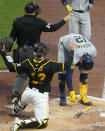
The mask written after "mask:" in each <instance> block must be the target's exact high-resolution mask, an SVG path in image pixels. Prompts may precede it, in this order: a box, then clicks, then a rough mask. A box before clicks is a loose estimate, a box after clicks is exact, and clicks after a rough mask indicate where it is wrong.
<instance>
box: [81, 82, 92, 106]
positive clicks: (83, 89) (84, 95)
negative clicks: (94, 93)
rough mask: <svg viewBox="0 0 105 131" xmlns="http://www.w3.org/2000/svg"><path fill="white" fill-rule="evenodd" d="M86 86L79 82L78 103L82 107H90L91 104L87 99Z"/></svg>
mask: <svg viewBox="0 0 105 131" xmlns="http://www.w3.org/2000/svg"><path fill="white" fill-rule="evenodd" d="M87 86H88V84H82V83H81V82H80V98H79V102H80V103H81V104H84V105H92V102H91V101H90V100H89V99H87Z"/></svg>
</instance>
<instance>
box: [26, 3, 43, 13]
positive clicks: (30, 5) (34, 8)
mask: <svg viewBox="0 0 105 131" xmlns="http://www.w3.org/2000/svg"><path fill="white" fill-rule="evenodd" d="M34 11H35V12H36V16H37V15H38V14H39V13H40V11H41V10H40V7H39V6H38V5H37V4H36V3H35V2H29V3H28V4H27V5H26V6H25V12H26V13H33V12H34Z"/></svg>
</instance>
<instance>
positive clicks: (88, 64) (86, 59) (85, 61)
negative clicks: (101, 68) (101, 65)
mask: <svg viewBox="0 0 105 131" xmlns="http://www.w3.org/2000/svg"><path fill="white" fill-rule="evenodd" d="M93 65H94V62H93V59H92V57H91V56H90V55H89V54H87V53H86V54H84V55H83V56H82V63H81V67H82V68H83V69H84V70H90V69H92V68H93Z"/></svg>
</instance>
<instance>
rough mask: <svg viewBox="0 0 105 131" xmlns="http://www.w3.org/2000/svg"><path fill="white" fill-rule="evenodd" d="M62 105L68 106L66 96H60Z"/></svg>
mask: <svg viewBox="0 0 105 131" xmlns="http://www.w3.org/2000/svg"><path fill="white" fill-rule="evenodd" d="M59 104H60V106H66V105H67V103H66V97H60V103H59Z"/></svg>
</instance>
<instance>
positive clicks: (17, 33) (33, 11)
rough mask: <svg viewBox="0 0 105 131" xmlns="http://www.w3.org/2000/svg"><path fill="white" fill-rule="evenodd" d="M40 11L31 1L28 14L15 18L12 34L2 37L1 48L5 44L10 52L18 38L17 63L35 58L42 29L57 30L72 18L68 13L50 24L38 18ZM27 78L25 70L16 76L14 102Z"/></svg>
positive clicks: (27, 8) (15, 60)
mask: <svg viewBox="0 0 105 131" xmlns="http://www.w3.org/2000/svg"><path fill="white" fill-rule="evenodd" d="M40 12H41V10H40V7H39V6H38V5H37V4H36V3H35V2H29V3H28V4H27V5H26V6H25V13H26V14H25V15H24V16H22V17H18V18H17V19H16V20H14V22H13V27H12V30H11V33H10V36H9V37H6V38H3V39H0V48H1V49H2V48H3V46H5V53H7V52H8V53H9V52H10V51H11V48H12V46H13V42H14V41H15V40H17V45H18V48H17V49H14V51H13V59H14V62H15V63H20V62H21V61H23V60H25V59H27V58H29V59H33V58H34V54H33V44H34V43H36V42H40V35H41V33H42V31H43V32H53V31H57V30H58V29H60V28H61V27H62V26H63V25H64V24H65V23H66V22H67V21H68V20H70V19H71V16H72V15H68V16H66V17H65V18H64V19H62V20H60V21H59V22H58V23H56V24H49V23H47V22H46V21H45V20H43V19H40V18H37V16H38V14H39V13H40ZM3 43H4V44H3ZM7 45H8V46H7ZM7 47H8V48H7ZM8 53H7V54H8ZM26 78H27V75H26V73H23V72H21V73H20V74H18V75H17V76H16V78H15V84H14V88H13V90H12V94H13V101H12V103H13V104H15V102H17V100H18V99H19V98H20V95H21V90H22V87H23V84H24V83H25V81H26Z"/></svg>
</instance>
